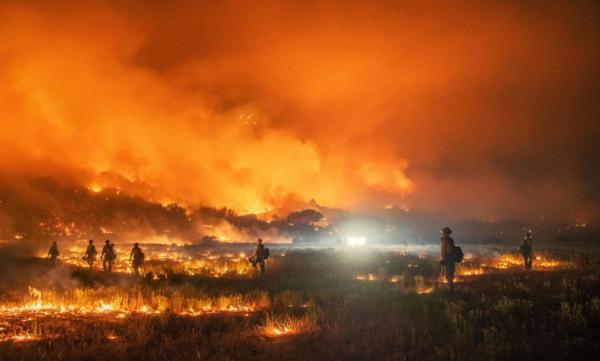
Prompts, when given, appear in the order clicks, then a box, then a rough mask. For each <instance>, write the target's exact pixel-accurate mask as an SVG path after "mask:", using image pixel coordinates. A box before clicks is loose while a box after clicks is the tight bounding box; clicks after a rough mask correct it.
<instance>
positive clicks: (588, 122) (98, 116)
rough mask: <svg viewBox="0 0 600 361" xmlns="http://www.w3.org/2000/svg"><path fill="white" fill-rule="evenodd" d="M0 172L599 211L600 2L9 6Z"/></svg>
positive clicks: (281, 194) (173, 193) (247, 192)
mask: <svg viewBox="0 0 600 361" xmlns="http://www.w3.org/2000/svg"><path fill="white" fill-rule="evenodd" d="M0 15H1V18H2V19H3V20H2V22H0V82H1V83H2V87H0V111H1V113H0V115H1V116H0V124H1V132H0V154H2V156H0V172H2V174H6V175H32V176H47V175H49V176H52V177H55V178H58V179H63V180H69V181H74V182H77V183H80V184H83V185H85V186H88V187H90V188H93V187H96V188H98V189H99V188H102V187H108V186H111V187H118V188H119V189H121V190H122V191H123V192H126V193H132V194H137V195H141V196H143V197H145V198H147V199H151V200H156V201H160V202H177V203H179V204H182V205H186V206H200V205H206V206H213V207H223V206H226V207H231V208H233V209H236V210H239V211H241V212H261V211H264V210H267V209H280V208H281V209H286V210H291V209H297V208H300V207H302V205H303V203H305V202H308V201H309V200H311V199H315V200H316V201H317V202H318V203H319V204H322V205H325V206H328V207H337V208H344V209H353V210H371V209H376V208H380V207H383V206H385V205H393V206H406V207H408V208H410V209H420V210H424V211H427V212H436V213H437V212H439V213H441V214H447V215H449V216H454V217H465V218H469V217H471V218H476V219H481V220H497V219H504V218H511V217H539V216H542V215H543V216H545V217H556V218H565V217H566V218H569V219H577V220H585V219H586V218H589V217H590V215H591V214H593V212H595V211H596V210H597V209H598V205H599V204H600V192H599V190H598V189H599V188H598V185H599V184H600V165H599V162H598V156H599V155H600V145H599V144H600V143H599V140H600V137H599V133H600V131H599V128H600V126H599V125H598V121H599V120H600V119H599V117H600V109H599V107H600V97H599V95H600V89H599V85H598V84H600V82H599V81H600V67H599V66H598V64H600V56H599V55H600V47H598V44H600V41H599V40H600V5H594V4H593V2H590V1H569V2H565V1H559V2H553V1H528V2H521V1H503V2H497V1H489V2H488V1H472V2H471V1H463V2H460V4H450V2H448V3H445V2H431V3H429V2H427V1H415V2H398V1H375V2H366V1H365V2H363V1H360V2H359V1H356V2H353V1H318V2H310V1H287V2H285V1H264V2H263V1H258V2H254V1H206V2H201V1H161V2H159V1H157V2H148V1H104V2H101V1H85V2H72V1H52V2H28V1H4V2H2V4H1V5H0Z"/></svg>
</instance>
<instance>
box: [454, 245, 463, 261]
mask: <svg viewBox="0 0 600 361" xmlns="http://www.w3.org/2000/svg"><path fill="white" fill-rule="evenodd" d="M452 258H454V262H456V263H460V262H462V260H463V258H465V254H464V253H463V250H462V248H460V247H458V246H455V247H454V248H452Z"/></svg>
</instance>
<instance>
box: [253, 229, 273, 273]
mask: <svg viewBox="0 0 600 361" xmlns="http://www.w3.org/2000/svg"><path fill="white" fill-rule="evenodd" d="M267 258H269V249H268V248H265V245H264V244H263V241H262V239H260V238H259V239H258V240H257V241H256V250H255V251H254V253H253V254H252V255H251V256H250V257H248V261H250V263H252V267H254V268H256V265H259V266H260V274H261V275H262V274H264V273H265V260H266V259H267Z"/></svg>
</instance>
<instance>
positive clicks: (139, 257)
mask: <svg viewBox="0 0 600 361" xmlns="http://www.w3.org/2000/svg"><path fill="white" fill-rule="evenodd" d="M129 260H130V261H131V266H132V267H133V274H134V275H136V276H139V275H140V266H141V265H142V264H143V263H144V252H142V249H141V248H140V244H139V243H137V242H136V243H135V244H134V245H133V248H132V249H131V254H130V255H129Z"/></svg>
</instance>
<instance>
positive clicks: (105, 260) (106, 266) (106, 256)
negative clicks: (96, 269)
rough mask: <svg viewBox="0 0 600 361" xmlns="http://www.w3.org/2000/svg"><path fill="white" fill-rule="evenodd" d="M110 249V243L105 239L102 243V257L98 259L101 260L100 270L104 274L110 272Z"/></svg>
mask: <svg viewBox="0 0 600 361" xmlns="http://www.w3.org/2000/svg"><path fill="white" fill-rule="evenodd" d="M111 253H112V248H111V247H110V241H109V240H108V239H107V240H106V242H105V243H104V247H103V248H102V255H101V256H100V259H101V260H102V269H103V270H104V272H111V271H112V255H111Z"/></svg>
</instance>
